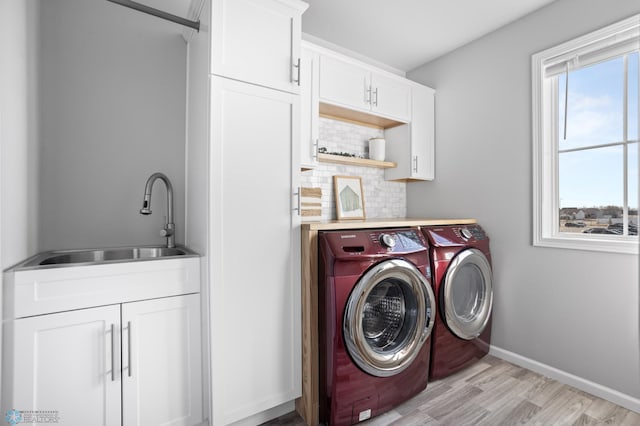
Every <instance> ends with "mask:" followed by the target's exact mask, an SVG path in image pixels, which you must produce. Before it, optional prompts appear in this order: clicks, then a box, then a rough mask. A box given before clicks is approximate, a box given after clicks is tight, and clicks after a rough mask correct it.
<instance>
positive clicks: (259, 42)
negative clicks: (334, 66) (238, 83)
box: [211, 0, 307, 93]
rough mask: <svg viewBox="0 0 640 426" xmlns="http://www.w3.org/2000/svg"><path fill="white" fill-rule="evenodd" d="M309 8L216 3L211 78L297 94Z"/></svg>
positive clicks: (266, 1) (233, 0)
mask: <svg viewBox="0 0 640 426" xmlns="http://www.w3.org/2000/svg"><path fill="white" fill-rule="evenodd" d="M306 7H307V6H306V4H305V3H302V2H299V1H297V0H286V1H285V0H213V3H212V12H211V21H212V23H211V37H212V39H211V49H212V52H211V72H212V73H213V74H216V75H221V76H225V77H229V78H233V79H237V80H242V81H246V82H249V83H254V84H259V85H263V86H267V87H273V88H276V89H280V90H286V91H291V92H294V93H297V92H298V83H297V80H298V68H297V66H298V58H299V57H300V56H299V55H300V37H301V21H302V18H301V16H302V12H303V11H304V10H305V9H306Z"/></svg>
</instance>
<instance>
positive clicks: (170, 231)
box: [140, 172, 176, 248]
mask: <svg viewBox="0 0 640 426" xmlns="http://www.w3.org/2000/svg"><path fill="white" fill-rule="evenodd" d="M156 179H160V180H161V181H163V182H164V185H165V186H166V187H167V223H165V224H164V229H163V230H162V231H160V235H162V236H163V237H166V238H167V247H168V248H173V247H175V246H176V236H175V225H174V223H173V186H172V185H171V181H170V180H169V178H168V177H167V176H166V175H165V174H163V173H159V172H156V173H154V174H152V175H151V176H149V179H147V184H146V185H145V187H144V199H143V200H142V208H141V209H140V214H143V215H149V214H151V188H152V187H153V183H154V182H155V181H156Z"/></svg>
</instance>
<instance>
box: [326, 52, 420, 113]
mask: <svg viewBox="0 0 640 426" xmlns="http://www.w3.org/2000/svg"><path fill="white" fill-rule="evenodd" d="M320 102H324V103H328V104H331V105H336V106H340V107H344V108H347V109H352V110H357V111H362V112H367V113H371V114H374V115H378V116H382V117H386V118H391V119H394V120H398V121H402V122H407V121H409V120H410V119H411V86H410V85H409V84H408V81H407V80H406V79H404V78H402V77H399V76H396V75H394V74H391V73H385V72H383V71H382V70H376V69H374V68H373V67H369V66H366V65H365V64H360V63H357V62H355V61H351V60H349V59H345V58H343V57H341V56H332V55H329V54H323V55H321V57H320Z"/></svg>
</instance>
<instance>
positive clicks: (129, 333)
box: [127, 321, 131, 377]
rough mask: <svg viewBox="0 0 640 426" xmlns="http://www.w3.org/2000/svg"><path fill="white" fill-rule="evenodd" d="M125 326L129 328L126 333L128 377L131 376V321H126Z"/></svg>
mask: <svg viewBox="0 0 640 426" xmlns="http://www.w3.org/2000/svg"><path fill="white" fill-rule="evenodd" d="M127 328H128V329H129V332H128V333H127V342H128V346H129V348H128V349H129V351H128V352H129V353H128V354H127V360H128V362H129V377H131V321H128V322H127Z"/></svg>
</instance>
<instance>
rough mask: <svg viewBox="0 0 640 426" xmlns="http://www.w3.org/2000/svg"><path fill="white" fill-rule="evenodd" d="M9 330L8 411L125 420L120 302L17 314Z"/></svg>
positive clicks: (71, 421) (73, 421) (96, 421)
mask: <svg viewBox="0 0 640 426" xmlns="http://www.w3.org/2000/svg"><path fill="white" fill-rule="evenodd" d="M5 333H6V334H5V336H4V338H5V340H4V341H5V343H7V344H6V345H5V357H6V359H5V360H4V361H5V364H4V365H5V366H9V367H8V368H6V370H5V371H3V374H4V377H3V381H4V383H3V385H4V388H3V392H2V394H3V413H5V412H6V411H7V410H9V409H15V410H19V411H30V412H38V411H40V412H46V413H41V416H44V417H43V419H41V420H40V421H38V422H37V424H40V423H44V422H49V423H54V421H53V420H52V417H51V416H54V415H55V416H58V417H59V419H58V421H55V423H60V424H65V425H105V426H112V425H113V426H116V425H120V424H121V423H120V419H121V417H120V415H121V414H120V413H121V410H120V408H121V405H120V404H121V403H120V383H121V382H120V305H113V306H106V307H101V308H92V309H82V310H77V311H70V312H62V313H58V314H50V315H42V316H37V317H31V318H23V319H17V320H14V321H12V322H9V323H7V324H6V325H5ZM52 412H53V413H52ZM36 414H37V413H36ZM27 416H30V414H28V413H25V414H24V422H25V423H28V424H31V422H29V421H28V417H27ZM46 419H48V420H46ZM34 424H36V423H34Z"/></svg>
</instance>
